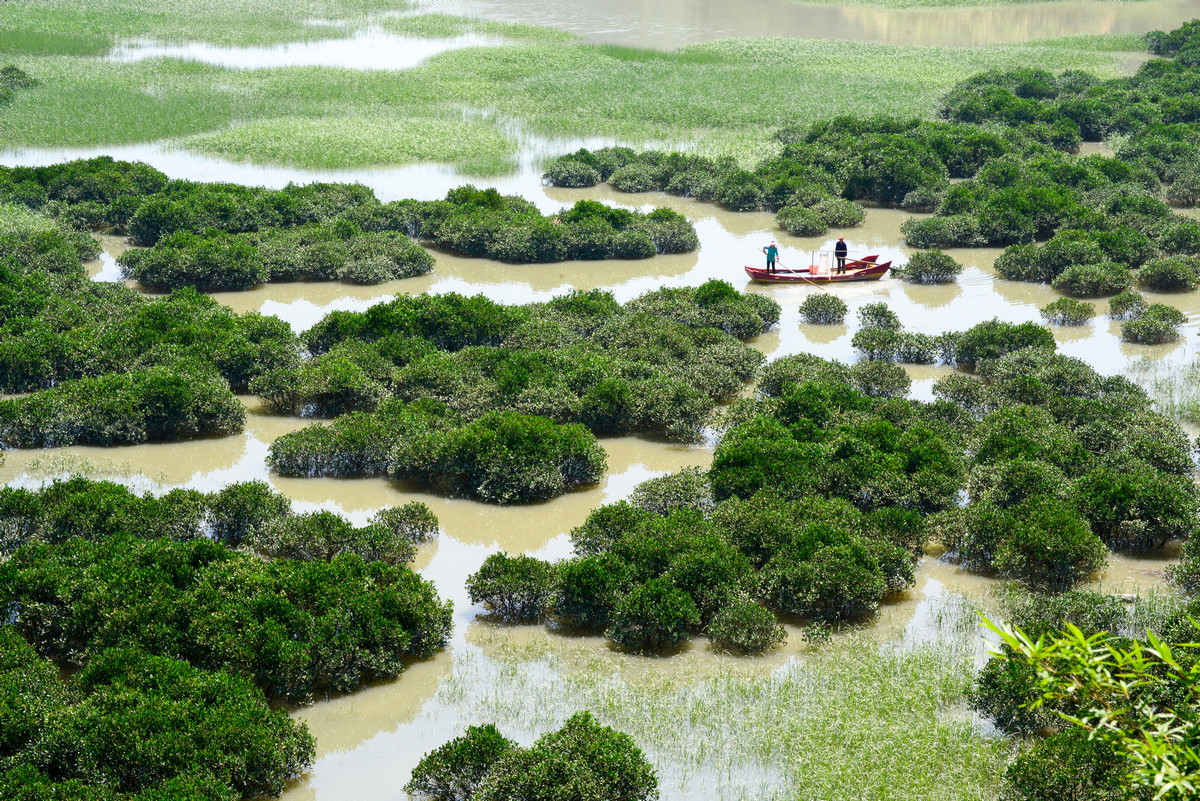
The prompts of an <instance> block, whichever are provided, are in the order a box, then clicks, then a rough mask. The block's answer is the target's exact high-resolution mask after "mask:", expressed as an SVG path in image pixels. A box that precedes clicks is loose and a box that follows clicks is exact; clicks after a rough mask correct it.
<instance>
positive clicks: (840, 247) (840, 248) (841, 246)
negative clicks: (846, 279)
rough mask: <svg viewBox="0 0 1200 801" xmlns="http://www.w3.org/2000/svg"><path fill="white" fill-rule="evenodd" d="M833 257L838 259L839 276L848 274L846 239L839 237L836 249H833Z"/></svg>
mask: <svg viewBox="0 0 1200 801" xmlns="http://www.w3.org/2000/svg"><path fill="white" fill-rule="evenodd" d="M833 255H834V256H835V257H836V258H837V271H838V274H839V275H841V274H842V273H845V272H846V239H845V237H841V236H839V237H838V241H837V244H836V245H834V247H833Z"/></svg>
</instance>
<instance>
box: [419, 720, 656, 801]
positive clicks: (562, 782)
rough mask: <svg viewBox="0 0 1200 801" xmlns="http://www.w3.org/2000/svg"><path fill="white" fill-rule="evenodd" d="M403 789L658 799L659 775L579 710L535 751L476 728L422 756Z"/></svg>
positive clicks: (454, 794)
mask: <svg viewBox="0 0 1200 801" xmlns="http://www.w3.org/2000/svg"><path fill="white" fill-rule="evenodd" d="M404 789H405V792H408V793H412V794H413V795H415V796H416V797H418V798H424V799H431V800H432V801H508V799H517V798H521V799H529V801H543V799H544V800H545V801H550V799H556V800H558V801H652V799H656V798H658V775H657V774H656V772H655V770H654V767H653V766H652V765H651V764H650V762H649V761H648V760H647V759H646V757H645V755H644V754H643V753H642V751H641V749H640V748H638V747H637V745H636V744H635V743H634V742H633V739H632V738H630V737H629V735H627V734H623V733H621V732H619V731H616V730H614V729H611V728H609V727H608V726H601V725H600V724H599V723H597V722H596V721H595V719H594V718H593V717H592V715H591V713H589V712H580V713H578V714H575V715H573V716H572V717H571V718H569V719H568V720H567V722H566V723H564V724H563V726H562V728H560V729H559V730H558V731H554V732H550V733H548V734H545V735H542V736H541V737H540V738H538V740H537V741H536V742H535V743H534V744H533V745H532V746H530V747H529V748H521V747H520V746H518V745H517V744H516V743H514V742H512V741H511V740H509V739H507V738H506V737H504V736H503V735H502V734H500V732H499V731H498V730H497V729H496V727H495V726H492V725H490V724H488V725H484V726H471V727H470V728H468V729H467V730H466V732H465V733H464V734H463V735H462V736H461V737H458V738H455V739H454V740H451V741H450V742H448V743H446V744H445V745H442V746H440V747H439V748H436V749H434V750H433V751H430V752H429V753H428V754H426V755H425V756H424V757H422V758H421V761H420V762H419V763H417V767H416V768H414V769H413V774H412V780H411V781H410V782H409V783H408V785H407V786H406V787H405V788H404Z"/></svg>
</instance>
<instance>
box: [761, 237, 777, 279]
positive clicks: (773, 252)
mask: <svg viewBox="0 0 1200 801" xmlns="http://www.w3.org/2000/svg"><path fill="white" fill-rule="evenodd" d="M763 253H766V254H767V272H768V273H773V272H775V259H777V258H779V248H777V247H776V246H775V243H774V242H772V243H771V244H770V245H767V246H766V247H765V248H763Z"/></svg>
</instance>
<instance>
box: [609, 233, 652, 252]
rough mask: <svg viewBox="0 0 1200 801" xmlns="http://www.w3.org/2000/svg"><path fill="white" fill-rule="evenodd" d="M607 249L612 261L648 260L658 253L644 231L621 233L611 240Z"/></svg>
mask: <svg viewBox="0 0 1200 801" xmlns="http://www.w3.org/2000/svg"><path fill="white" fill-rule="evenodd" d="M609 248H610V250H609V253H610V254H611V255H612V257H613V258H614V259H648V258H650V257H651V256H653V255H655V254H656V253H658V250H657V248H655V247H654V242H653V241H652V240H651V239H650V235H649V234H647V233H645V232H644V231H621V232H619V233H618V234H617V235H616V236H614V237H613V238H612V243H611V244H610V245H609Z"/></svg>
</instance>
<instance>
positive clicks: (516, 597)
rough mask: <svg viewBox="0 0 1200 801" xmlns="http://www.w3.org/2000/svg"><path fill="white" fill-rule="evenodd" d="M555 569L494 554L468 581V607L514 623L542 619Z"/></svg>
mask: <svg viewBox="0 0 1200 801" xmlns="http://www.w3.org/2000/svg"><path fill="white" fill-rule="evenodd" d="M554 584H555V569H554V566H553V565H551V564H550V563H548V562H543V561H542V560H540V559H535V558H533V557H532V556H524V555H522V556H509V555H508V554H506V553H494V554H492V555H491V556H489V557H488V558H487V559H485V560H484V562H483V565H482V566H481V567H480V568H479V570H477V571H475V572H474V573H472V574H471V576H470V578H468V579H467V593H468V595H470V597H471V603H473V604H480V605H482V606H483V607H484V608H485V609H487V610H488V611H489V612H491V613H492V614H494V615H496V616H497V617H499V618H501V619H503V620H508V621H513V622H532V621H536V620H539V619H541V617H542V615H544V614H545V612H546V608H547V607H548V606H549V604H550V597H551V595H552V593H553V592H554Z"/></svg>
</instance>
